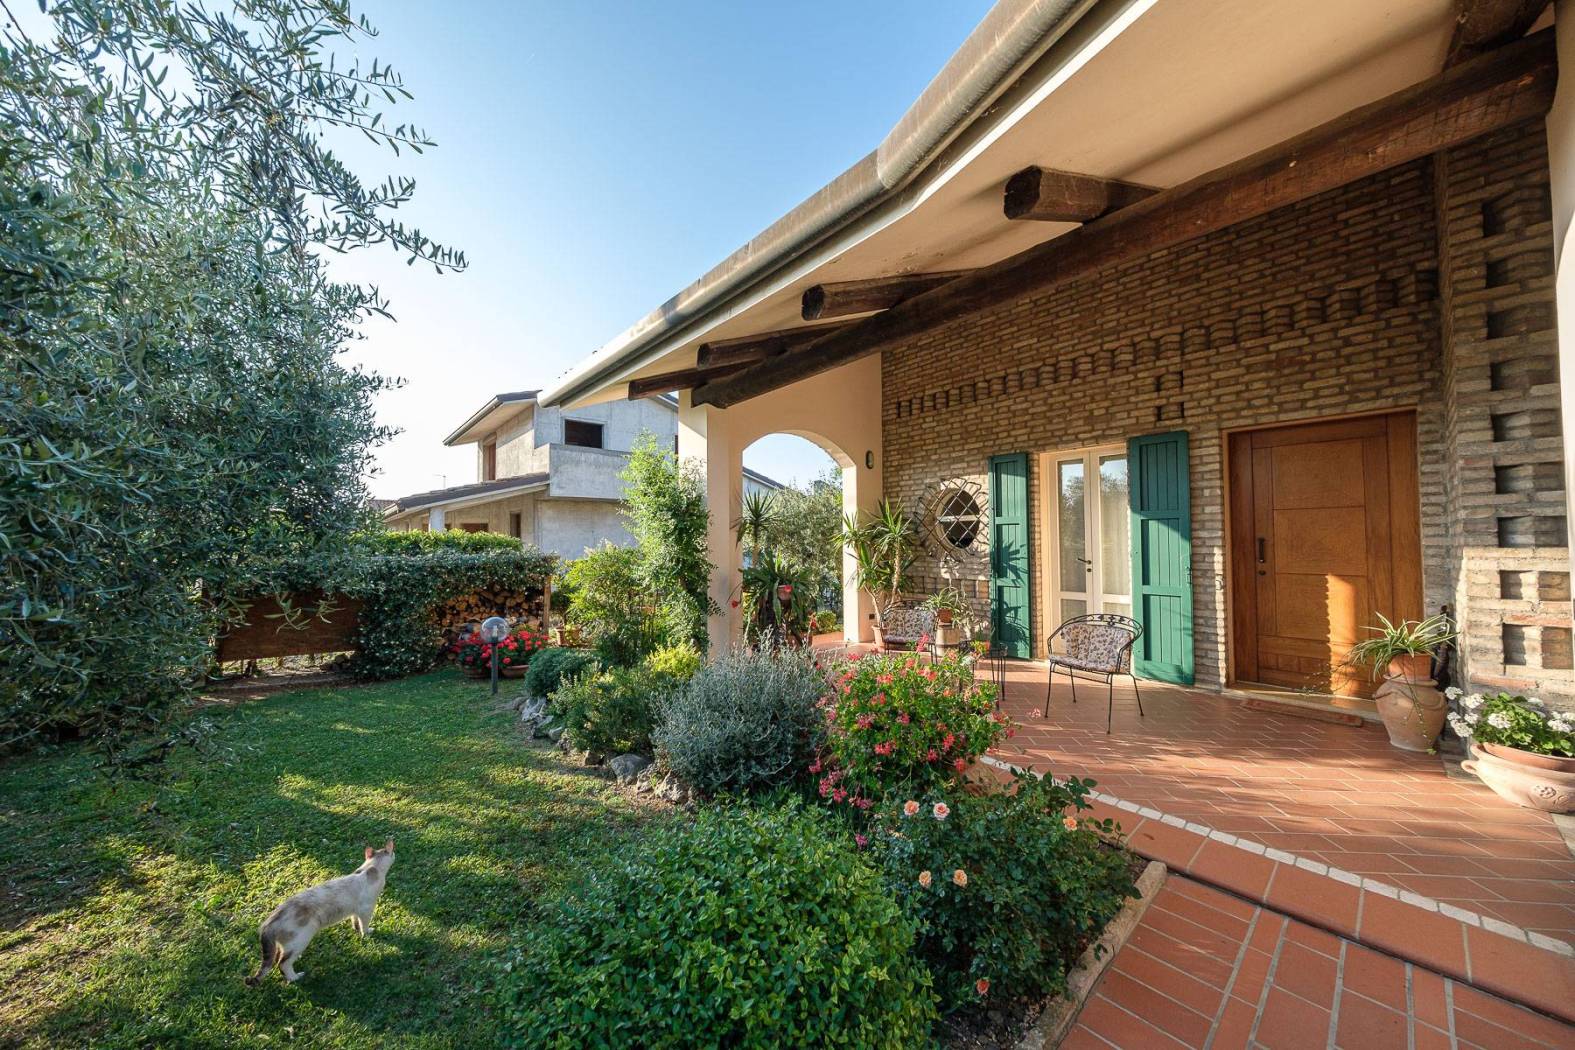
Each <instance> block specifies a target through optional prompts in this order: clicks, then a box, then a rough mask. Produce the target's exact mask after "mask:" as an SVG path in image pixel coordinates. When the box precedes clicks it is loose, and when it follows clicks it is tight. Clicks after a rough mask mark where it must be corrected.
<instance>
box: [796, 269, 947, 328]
mask: <svg viewBox="0 0 1575 1050" xmlns="http://www.w3.org/2000/svg"><path fill="white" fill-rule="evenodd" d="M967 272H968V271H967V270H943V271H939V272H937V273H905V274H898V275H897V276H896V277H871V278H867V279H865V280H862V281H832V282H829V283H827V284H817V285H815V286H814V287H813V288H810V289H808V290H806V291H805V292H804V296H803V299H802V301H801V303H800V310H799V312H800V313H801V314H802V315H803V317H804V320H806V321H816V320H819V319H821V318H824V317H846V316H848V315H849V314H867V313H870V312H872V311H875V310H889V309H891V308H892V307H893V306H896V305H897V304H898V303H901V302H906V301H907V300H909V299H912V298H913V297H914V296H916V295H923V294H924V293H925V292H928V291H930V290H931V289H934V288H939V287H940V286H941V285H943V284H945V283H947V282H948V281H954V280H956V279H957V278H959V277H961V276H962V275H963V274H965V273H967Z"/></svg>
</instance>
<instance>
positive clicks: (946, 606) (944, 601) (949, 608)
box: [924, 587, 971, 627]
mask: <svg viewBox="0 0 1575 1050" xmlns="http://www.w3.org/2000/svg"><path fill="white" fill-rule="evenodd" d="M924 604H925V606H926V607H928V608H929V609H931V610H933V611H934V613H935V622H936V623H938V624H940V625H941V626H942V627H950V626H951V625H952V624H953V623H957V622H958V621H961V623H960V626H963V627H966V626H967V621H968V613H969V612H970V609H971V607H970V606H969V604H968V599H966V598H964V597H963V595H962V591H959V590H958V589H957V588H956V587H942V588H941V589H940V590H938V591H936V592H935V593H934V594H932V595H930V596H929V597H928V598H926V599H925V600H924Z"/></svg>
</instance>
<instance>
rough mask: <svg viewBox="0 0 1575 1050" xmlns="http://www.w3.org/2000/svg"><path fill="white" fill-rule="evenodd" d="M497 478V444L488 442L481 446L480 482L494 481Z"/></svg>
mask: <svg viewBox="0 0 1575 1050" xmlns="http://www.w3.org/2000/svg"><path fill="white" fill-rule="evenodd" d="M497 478H498V444H497V442H495V441H489V442H487V443H486V444H485V445H482V446H481V480H482V481H496V480H497Z"/></svg>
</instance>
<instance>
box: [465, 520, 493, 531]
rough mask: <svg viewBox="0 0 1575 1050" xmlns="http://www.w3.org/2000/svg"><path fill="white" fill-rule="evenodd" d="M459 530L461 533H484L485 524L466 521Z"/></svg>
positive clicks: (485, 529)
mask: <svg viewBox="0 0 1575 1050" xmlns="http://www.w3.org/2000/svg"><path fill="white" fill-rule="evenodd" d="M459 528H460V531H461V532H486V531H487V523H486V522H484V521H467V522H463V523H462V524H461V525H460V526H459Z"/></svg>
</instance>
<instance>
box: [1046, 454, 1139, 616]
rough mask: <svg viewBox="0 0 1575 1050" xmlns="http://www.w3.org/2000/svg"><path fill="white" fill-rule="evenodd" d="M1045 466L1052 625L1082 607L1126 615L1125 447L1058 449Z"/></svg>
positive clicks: (1129, 581)
mask: <svg viewBox="0 0 1575 1050" xmlns="http://www.w3.org/2000/svg"><path fill="white" fill-rule="evenodd" d="M1050 468H1051V471H1052V475H1051V480H1052V482H1053V485H1054V487H1053V490H1052V492H1051V496H1050V498H1051V501H1052V503H1051V507H1050V513H1049V515H1048V518H1049V521H1050V523H1051V527H1052V529H1053V531H1054V536H1053V537H1052V543H1051V544H1050V549H1051V551H1052V560H1053V562H1054V564H1053V565H1052V566H1051V569H1050V572H1051V576H1050V578H1051V581H1052V584H1053V586H1052V588H1051V593H1050V602H1051V604H1050V617H1049V619H1050V620H1051V627H1052V628H1053V627H1055V626H1057V625H1059V624H1061V623H1064V622H1065V621H1067V620H1069V619H1071V618H1072V617H1074V616H1082V615H1083V614H1084V613H1095V612H1107V613H1120V614H1122V615H1123V616H1131V615H1132V554H1131V548H1130V546H1129V539H1128V537H1129V524H1130V516H1129V504H1128V496H1127V450H1126V448H1125V447H1124V446H1121V445H1113V446H1108V447H1104V448H1094V449H1088V450H1085V451H1078V452H1065V453H1057V454H1055V455H1053V456H1051V457H1050Z"/></svg>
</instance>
